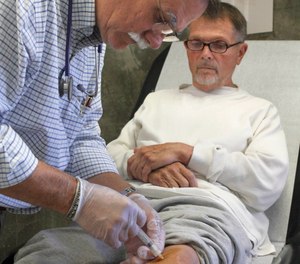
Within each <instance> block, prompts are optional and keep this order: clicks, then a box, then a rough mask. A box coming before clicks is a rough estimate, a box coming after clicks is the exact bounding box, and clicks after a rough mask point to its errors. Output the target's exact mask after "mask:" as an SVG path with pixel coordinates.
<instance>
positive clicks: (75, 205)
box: [67, 179, 81, 219]
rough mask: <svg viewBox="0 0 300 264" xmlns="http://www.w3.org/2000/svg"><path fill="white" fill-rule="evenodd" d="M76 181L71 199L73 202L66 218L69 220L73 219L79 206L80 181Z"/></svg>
mask: <svg viewBox="0 0 300 264" xmlns="http://www.w3.org/2000/svg"><path fill="white" fill-rule="evenodd" d="M76 181H77V185H76V190H75V194H74V198H73V202H72V205H71V207H70V209H69V211H68V213H67V218H69V219H73V217H74V216H75V214H76V211H77V208H78V205H79V200H80V199H79V198H80V184H81V182H80V180H79V179H76Z"/></svg>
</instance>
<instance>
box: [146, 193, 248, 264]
mask: <svg viewBox="0 0 300 264" xmlns="http://www.w3.org/2000/svg"><path fill="white" fill-rule="evenodd" d="M152 204H153V206H154V208H155V209H156V210H158V211H159V212H160V213H159V214H160V217H161V218H162V220H163V222H164V227H165V230H166V245H172V244H189V245H191V246H192V247H193V248H194V249H195V250H196V251H197V252H198V253H199V255H200V259H201V264H204V263H205V264H206V263H207V264H218V263H220V264H221V263H222V264H227V263H228V264H229V263H234V264H247V263H250V262H251V249H252V244H251V242H250V240H249V238H248V237H247V235H246V233H245V232H244V230H243V229H242V227H241V225H240V224H239V223H238V222H237V220H236V219H235V218H234V217H233V216H232V215H231V214H230V213H229V212H227V211H226V209H225V208H224V207H223V206H220V205H219V204H217V203H216V202H215V201H213V200H211V199H204V198H201V197H197V198H195V197H182V196H181V197H170V198H164V199H159V200H152Z"/></svg>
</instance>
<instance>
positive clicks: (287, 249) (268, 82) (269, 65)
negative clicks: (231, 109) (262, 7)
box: [135, 41, 300, 264]
mask: <svg viewBox="0 0 300 264" xmlns="http://www.w3.org/2000/svg"><path fill="white" fill-rule="evenodd" d="M247 43H248V45H249V48H248V52H247V53H246V55H245V57H244V59H243V61H242V63H241V65H240V66H238V67H237V69H236V72H235V75H234V77H233V79H234V81H235V83H237V84H238V85H239V86H240V87H243V89H245V90H247V91H249V92H250V93H251V94H253V95H257V96H260V97H263V98H266V99H268V100H270V101H271V102H273V103H274V104H275V105H276V107H277V108H278V110H279V113H280V117H281V121H282V126H283V128H284V130H285V133H286V137H287V144H288V152H289V158H290V169H289V177H288V181H287V183H286V186H285V188H284V191H283V193H282V195H281V197H280V199H279V200H278V201H277V202H276V203H275V204H274V205H273V206H272V207H271V208H269V210H268V211H267V215H268V216H269V219H270V228H269V236H270V239H271V241H272V243H273V244H274V245H275V247H276V251H277V253H276V255H268V256H264V257H256V258H255V259H254V260H253V264H268V263H272V262H273V263H282V264H283V263H284V264H288V263H292V261H293V260H292V259H293V254H294V255H295V253H296V252H297V251H296V250H293V248H296V247H297V246H299V247H300V224H297V223H299V221H298V220H299V219H300V210H299V206H300V203H299V199H300V183H299V181H300V179H298V178H299V177H300V175H299V177H298V178H297V181H296V183H298V184H297V185H295V189H294V182H295V175H296V167H297V159H298V151H299V142H300V133H299V130H300V77H299V72H300V41H247ZM153 68H154V69H153ZM160 69H161V71H160ZM158 75H159V77H158ZM183 83H191V73H190V71H189V67H188V62H187V57H186V52H185V49H184V47H183V43H181V42H177V43H172V45H171V46H168V47H167V48H166V49H165V50H164V51H163V52H162V54H161V56H158V57H157V59H156V61H154V63H153V67H152V69H151V70H150V71H149V75H148V76H147V79H146V81H145V83H144V87H143V89H142V91H141V94H140V97H139V101H138V102H137V105H136V106H135V109H137V108H138V106H139V105H140V104H141V103H142V102H143V99H144V98H145V97H146V95H147V94H148V92H150V91H154V90H159V89H172V88H175V87H178V86H179V85H181V84H183ZM299 167H300V165H299V166H298V174H299V170H300V168H299ZM293 194H294V195H293ZM292 200H293V201H294V203H293V208H292V210H291V204H292ZM290 211H291V212H290ZM289 216H290V217H289ZM288 226H289V227H290V228H289V233H288ZM297 234H298V236H297ZM297 238H298V240H297ZM293 239H294V240H293ZM295 240H296V242H295ZM287 242H288V243H289V244H287ZM294 263H296V262H294ZM297 263H298V262H297Z"/></svg>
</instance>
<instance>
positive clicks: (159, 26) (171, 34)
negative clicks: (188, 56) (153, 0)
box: [152, 0, 180, 42]
mask: <svg viewBox="0 0 300 264" xmlns="http://www.w3.org/2000/svg"><path fill="white" fill-rule="evenodd" d="M157 6H158V10H159V20H160V21H161V22H158V23H155V24H154V25H153V28H152V30H153V31H156V32H160V33H161V34H164V35H165V37H164V39H163V41H165V42H174V41H179V35H180V33H179V32H176V30H175V28H176V23H177V17H176V16H175V15H174V14H173V13H172V12H166V14H167V15H168V17H169V19H165V16H164V14H163V11H162V9H161V4H160V0H157Z"/></svg>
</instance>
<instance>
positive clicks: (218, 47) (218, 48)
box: [184, 39, 243, 53]
mask: <svg viewBox="0 0 300 264" xmlns="http://www.w3.org/2000/svg"><path fill="white" fill-rule="evenodd" d="M241 43H243V41H239V42H236V43H234V44H231V45H228V44H227V43H226V42H225V41H213V42H208V43H207V42H203V41H201V40H196V39H194V40H186V41H185V42H184V45H185V46H186V47H187V48H188V49H190V50H192V51H202V50H203V49H204V47H205V46H208V48H209V50H210V51H211V52H215V53H225V52H226V51H227V50H228V49H229V48H231V47H233V46H235V45H238V44H241Z"/></svg>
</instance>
